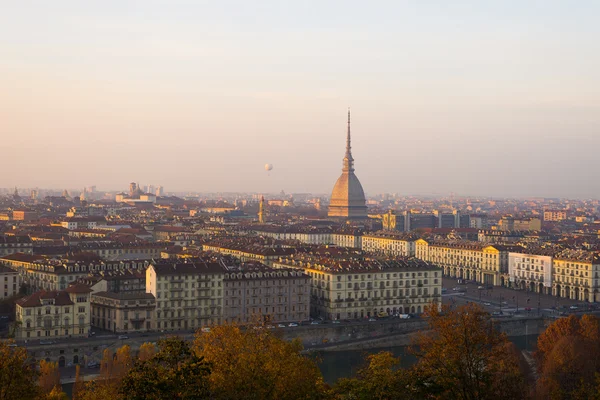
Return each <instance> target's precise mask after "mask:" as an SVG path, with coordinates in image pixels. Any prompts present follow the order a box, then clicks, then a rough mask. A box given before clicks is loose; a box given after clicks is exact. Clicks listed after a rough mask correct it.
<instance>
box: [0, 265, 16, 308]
mask: <svg viewBox="0 0 600 400" xmlns="http://www.w3.org/2000/svg"><path fill="white" fill-rule="evenodd" d="M20 288H21V282H20V280H19V274H18V273H17V271H15V270H13V269H11V268H8V267H4V266H2V265H0V300H3V299H6V298H9V297H12V296H14V295H16V294H18V293H19V289H20Z"/></svg>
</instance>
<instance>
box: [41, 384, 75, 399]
mask: <svg viewBox="0 0 600 400" xmlns="http://www.w3.org/2000/svg"><path fill="white" fill-rule="evenodd" d="M41 400H69V396H67V394H66V393H65V392H63V391H62V389H61V388H60V386H54V387H53V388H52V390H50V392H49V393H47V394H45V395H44V396H42V397H41Z"/></svg>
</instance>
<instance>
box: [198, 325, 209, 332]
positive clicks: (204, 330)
mask: <svg viewBox="0 0 600 400" xmlns="http://www.w3.org/2000/svg"><path fill="white" fill-rule="evenodd" d="M200 331H201V332H204V333H208V332H210V328H209V327H206V326H205V327H204V328H200Z"/></svg>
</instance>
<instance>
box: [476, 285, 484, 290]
mask: <svg viewBox="0 0 600 400" xmlns="http://www.w3.org/2000/svg"><path fill="white" fill-rule="evenodd" d="M477 289H479V290H484V289H485V286H477Z"/></svg>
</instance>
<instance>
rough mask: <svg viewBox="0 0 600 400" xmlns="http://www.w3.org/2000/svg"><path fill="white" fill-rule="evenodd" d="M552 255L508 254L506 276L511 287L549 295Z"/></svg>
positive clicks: (547, 253)
mask: <svg viewBox="0 0 600 400" xmlns="http://www.w3.org/2000/svg"><path fill="white" fill-rule="evenodd" d="M552 262H553V256H552V253H549V252H546V254H544V255H542V254H529V253H515V252H510V253H508V276H509V280H510V284H511V286H513V287H518V288H520V289H523V290H525V289H527V290H530V291H535V292H540V291H541V292H542V293H545V294H551V292H552V290H551V288H552Z"/></svg>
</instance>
